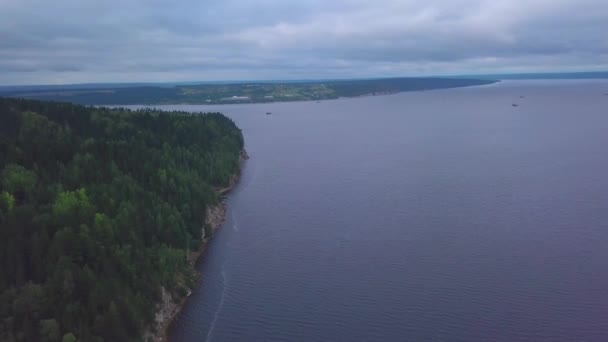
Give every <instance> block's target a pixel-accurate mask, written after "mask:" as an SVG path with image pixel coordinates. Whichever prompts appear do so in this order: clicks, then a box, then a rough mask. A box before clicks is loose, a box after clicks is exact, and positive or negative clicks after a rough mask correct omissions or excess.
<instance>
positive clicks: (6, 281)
mask: <svg viewBox="0 0 608 342" xmlns="http://www.w3.org/2000/svg"><path fill="white" fill-rule="evenodd" d="M242 148H243V137H242V134H241V131H240V130H239V129H238V128H237V127H236V125H235V124H234V123H233V122H232V121H231V120H230V119H228V118H227V117H225V116H223V115H221V114H219V113H208V114H201V113H198V114H190V113H183V112H162V111H158V110H149V109H146V110H138V111H132V110H128V109H122V108H119V109H109V108H95V107H84V106H78V105H72V104H66V103H55V102H38V101H29V100H22V99H0V173H1V177H2V179H1V183H0V340H2V341H62V340H63V341H73V340H78V341H104V340H105V341H136V340H138V339H140V336H141V331H142V329H143V327H144V326H145V325H146V324H147V323H149V322H150V321H151V320H152V319H153V317H154V313H155V305H156V303H157V302H158V300H159V297H160V289H161V287H165V288H167V289H169V290H170V291H172V292H173V293H175V294H182V295H183V293H184V292H185V287H187V286H189V285H191V281H192V279H193V274H192V269H191V267H190V265H189V264H188V262H187V255H188V253H189V252H190V250H192V249H196V248H197V247H198V246H200V243H201V239H202V237H203V234H204V233H203V230H204V228H205V227H203V222H204V221H205V213H206V208H207V206H209V205H212V204H215V203H217V201H218V200H219V199H218V195H217V193H216V191H215V190H214V189H216V188H217V187H221V186H225V185H226V184H227V183H228V182H229V181H230V179H231V177H232V176H233V175H234V174H235V173H238V172H239V153H240V151H241V150H242Z"/></svg>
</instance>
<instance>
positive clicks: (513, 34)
mask: <svg viewBox="0 0 608 342" xmlns="http://www.w3.org/2000/svg"><path fill="white" fill-rule="evenodd" d="M606 1H607V0H424V1H411V0H373V1H370V0H348V1H347V0H333V1H332V0H298V1H292V0H52V1H51V0H0V85H22V84H69V83H100V82H179V81H213V80H290V79H331V78H361V77H397V76H427V75H458V74H483V73H513V72H515V73H521V72H556V71H602V70H608V2H606Z"/></svg>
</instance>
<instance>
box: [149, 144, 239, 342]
mask: <svg viewBox="0 0 608 342" xmlns="http://www.w3.org/2000/svg"><path fill="white" fill-rule="evenodd" d="M247 159H249V155H248V154H247V151H246V150H245V149H243V150H242V151H241V154H240V156H239V169H238V172H237V173H236V174H234V175H233V176H232V178H231V179H230V182H229V183H228V185H227V186H226V187H223V188H217V189H215V191H216V192H217V194H218V195H219V196H220V197H221V198H220V200H219V202H218V203H217V204H215V205H212V206H209V207H207V210H206V215H205V222H204V224H203V227H202V231H203V233H202V236H203V241H202V244H201V246H200V248H199V249H198V250H196V251H194V252H191V253H190V255H189V256H188V261H189V263H190V264H191V266H192V268H194V267H195V265H196V263H197V262H198V261H199V259H200V257H201V255H202V254H203V252H204V251H205V250H206V249H207V244H208V243H209V241H210V240H211V238H212V237H213V234H212V235H211V236H208V237H207V236H205V228H206V227H209V228H210V230H211V231H212V232H215V231H216V230H218V229H219V228H220V227H221V226H222V224H223V223H224V220H225V218H226V211H227V208H226V202H225V198H226V196H227V195H228V194H229V193H230V191H231V190H232V189H233V188H234V187H235V186H236V185H237V184H238V182H239V180H240V178H241V174H242V171H243V167H244V166H245V161H246V160H247ZM198 276H199V280H198V281H200V276H201V275H200V274H199V275H198ZM198 281H197V283H198ZM191 294H192V289H188V292H187V294H186V295H185V296H184V297H183V298H181V299H179V300H177V301H176V299H175V297H174V295H173V294H171V293H170V292H169V291H168V290H167V289H165V288H164V287H161V300H160V303H159V304H158V306H157V312H156V316H155V319H154V323H153V325H152V327H149V328H148V329H146V331H144V334H143V340H144V341H146V342H165V341H168V336H167V335H168V332H169V329H170V328H171V325H172V324H173V321H174V320H175V318H176V317H177V314H178V313H179V312H180V311H181V309H182V308H183V307H184V305H185V304H186V302H187V300H188V298H189V297H190V295H191Z"/></svg>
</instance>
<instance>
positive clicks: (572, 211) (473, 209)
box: [167, 81, 608, 341]
mask: <svg viewBox="0 0 608 342" xmlns="http://www.w3.org/2000/svg"><path fill="white" fill-rule="evenodd" d="M604 93H608V82H606V81H555V82H536V81H510V82H503V83H501V84H498V85H492V86H484V87H475V88H466V89H452V90H441V91H430V92H417V93H403V94H398V95H393V96H381V97H367V98H358V99H344V100H337V101H325V102H321V103H315V102H300V103H282V104H264V105H234V106H221V107H210V106H205V107H197V106H168V107H167V108H171V109H186V110H197V111H199V110H207V111H208V110H221V111H223V112H225V113H226V114H228V115H229V116H231V117H232V118H234V119H235V120H236V122H237V124H238V125H239V126H240V127H241V128H242V129H243V131H244V134H245V138H246V144H247V149H248V151H249V154H250V156H251V159H250V160H249V161H248V162H247V165H246V169H245V171H244V176H243V179H242V182H241V184H240V185H239V186H238V188H237V189H236V190H235V191H234V192H233V193H232V195H231V196H230V198H229V200H228V204H229V207H230V211H229V214H228V218H227V221H226V224H225V225H224V227H223V228H222V229H221V230H220V231H218V233H217V235H216V237H215V238H214V240H213V241H212V243H211V244H210V246H209V249H208V251H207V252H206V254H205V256H204V260H203V261H202V262H201V263H200V265H199V269H200V271H201V272H202V274H203V280H202V282H201V284H200V286H199V288H197V289H196V291H195V292H194V294H193V295H192V297H191V298H190V301H189V303H188V305H187V306H186V307H185V309H184V311H183V313H182V315H181V316H180V318H179V320H178V321H177V322H176V324H175V326H174V330H173V331H172V334H171V340H172V341H206V340H207V341H608V153H607V149H608V96H605V95H604ZM520 96H525V97H524V98H520ZM513 103H517V104H519V106H518V107H513V106H512V104H513ZM267 111H270V112H272V113H273V114H272V115H265V113H266V112H267Z"/></svg>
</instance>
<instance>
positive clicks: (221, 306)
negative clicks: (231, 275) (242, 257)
mask: <svg viewBox="0 0 608 342" xmlns="http://www.w3.org/2000/svg"><path fill="white" fill-rule="evenodd" d="M225 265H226V263H224V265H222V280H221V282H222V294H221V295H220V302H219V304H218V306H217V309H216V310H215V314H214V315H213V320H211V324H210V325H209V331H208V332H207V337H206V338H205V342H208V341H210V339H211V335H212V334H213V329H214V328H215V323H216V322H217V319H218V317H219V316H220V312H221V311H222V308H223V307H224V298H225V296H226V271H225V270H224V266H225Z"/></svg>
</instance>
